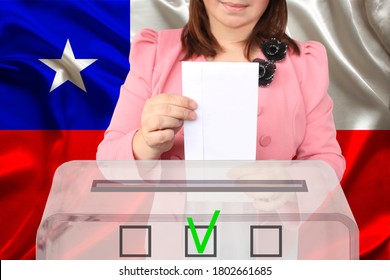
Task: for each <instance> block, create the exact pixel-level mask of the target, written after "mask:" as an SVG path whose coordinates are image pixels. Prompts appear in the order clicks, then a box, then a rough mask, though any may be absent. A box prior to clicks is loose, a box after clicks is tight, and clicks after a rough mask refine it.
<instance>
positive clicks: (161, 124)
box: [143, 115, 183, 132]
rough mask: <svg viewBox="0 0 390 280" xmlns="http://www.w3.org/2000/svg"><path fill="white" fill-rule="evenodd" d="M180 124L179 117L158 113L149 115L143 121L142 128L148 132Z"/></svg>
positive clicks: (181, 123)
mask: <svg viewBox="0 0 390 280" xmlns="http://www.w3.org/2000/svg"><path fill="white" fill-rule="evenodd" d="M182 125H183V121H182V120H180V119H177V118H173V117H167V116H160V115H154V116H151V117H149V118H147V119H145V120H144V121H143V129H144V130H145V131H148V132H152V131H157V130H163V129H174V128H178V127H181V126H182Z"/></svg>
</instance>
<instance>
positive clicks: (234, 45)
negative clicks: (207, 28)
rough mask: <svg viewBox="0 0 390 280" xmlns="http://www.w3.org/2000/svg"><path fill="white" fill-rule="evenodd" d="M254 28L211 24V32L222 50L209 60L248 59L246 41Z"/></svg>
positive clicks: (229, 60) (230, 60) (235, 60)
mask: <svg viewBox="0 0 390 280" xmlns="http://www.w3.org/2000/svg"><path fill="white" fill-rule="evenodd" d="M251 30H252V29H250V28H247V27H246V28H228V27H226V26H222V25H220V24H218V23H214V24H212V25H211V32H212V33H213V35H214V37H215V39H216V40H217V41H218V43H219V45H220V46H221V47H222V49H223V50H222V51H221V52H220V53H218V54H217V56H216V57H214V58H208V59H207V60H209V61H227V62H240V61H248V60H247V58H246V57H245V46H246V41H247V39H248V37H249V35H250V32H251Z"/></svg>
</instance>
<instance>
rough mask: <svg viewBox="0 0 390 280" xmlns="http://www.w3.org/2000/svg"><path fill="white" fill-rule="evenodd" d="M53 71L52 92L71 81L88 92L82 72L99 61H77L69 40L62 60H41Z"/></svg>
mask: <svg viewBox="0 0 390 280" xmlns="http://www.w3.org/2000/svg"><path fill="white" fill-rule="evenodd" d="M39 60H40V61H41V62H43V63H45V64H46V65H47V66H49V67H50V68H51V69H53V70H54V71H56V75H55V77H54V80H53V83H52V85H51V88H50V92H52V91H53V90H55V89H56V88H58V87H59V86H60V85H62V84H63V83H65V82H66V81H70V82H72V83H73V84H75V85H76V86H78V87H79V88H80V89H82V90H83V91H85V92H87V90H86V89H85V85H84V82H83V79H82V78H81V73H80V72H81V71H82V70H84V69H85V68H87V67H88V66H89V65H91V64H92V63H94V62H95V61H96V60H97V59H76V58H75V57H74V54H73V50H72V46H71V45H70V42H69V39H68V40H67V41H66V45H65V48H64V52H63V53H62V57H61V59H39Z"/></svg>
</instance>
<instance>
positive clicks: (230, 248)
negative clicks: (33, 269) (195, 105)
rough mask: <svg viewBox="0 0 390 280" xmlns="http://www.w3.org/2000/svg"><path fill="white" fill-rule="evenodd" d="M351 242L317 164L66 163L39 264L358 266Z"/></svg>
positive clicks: (329, 182)
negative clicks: (297, 262) (336, 262)
mask: <svg viewBox="0 0 390 280" xmlns="http://www.w3.org/2000/svg"><path fill="white" fill-rule="evenodd" d="M358 235H359V232H358V228H357V226H356V222H355V220H354V217H353V215H352V212H351V210H350V208H349V205H348V203H347V200H346V198H345V196H344V193H343V191H342V188H341V186H340V184H339V181H338V179H337V177H336V175H335V173H334V171H333V170H332V169H331V168H330V167H329V166H328V165H327V164H325V163H323V162H321V161H101V162H99V161H73V162H69V163H65V164H63V165H62V166H60V167H59V168H58V170H57V171H56V173H55V176H54V179H53V184H52V188H51V191H50V194H49V197H48V201H47V204H46V207H45V211H44V214H43V217H42V220H41V224H40V226H39V229H38V232H37V259H156V260H159V259H200V258H205V259H231V260H232V259H240V260H246V259H248V260H249V259H357V258H358V256H359V255H358V253H359V241H358V240H359V238H358Z"/></svg>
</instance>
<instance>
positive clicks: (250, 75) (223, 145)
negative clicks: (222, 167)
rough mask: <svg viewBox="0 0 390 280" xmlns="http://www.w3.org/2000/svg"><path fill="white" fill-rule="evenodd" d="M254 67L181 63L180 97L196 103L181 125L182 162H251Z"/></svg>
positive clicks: (254, 122) (253, 149)
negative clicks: (193, 115)
mask: <svg viewBox="0 0 390 280" xmlns="http://www.w3.org/2000/svg"><path fill="white" fill-rule="evenodd" d="M258 75H259V68H258V64H257V63H248V62H187V61H186V62H182V81H183V95H184V96H188V97H190V98H192V99H193V100H195V101H196V102H197V103H198V109H197V110H196V113H197V116H198V118H197V119H196V120H195V121H186V122H185V123H184V135H185V136H184V147H185V159H186V160H255V159H256V134H257V102H258Z"/></svg>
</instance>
